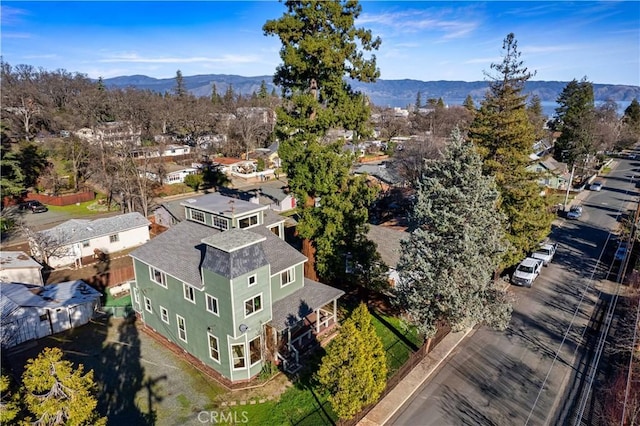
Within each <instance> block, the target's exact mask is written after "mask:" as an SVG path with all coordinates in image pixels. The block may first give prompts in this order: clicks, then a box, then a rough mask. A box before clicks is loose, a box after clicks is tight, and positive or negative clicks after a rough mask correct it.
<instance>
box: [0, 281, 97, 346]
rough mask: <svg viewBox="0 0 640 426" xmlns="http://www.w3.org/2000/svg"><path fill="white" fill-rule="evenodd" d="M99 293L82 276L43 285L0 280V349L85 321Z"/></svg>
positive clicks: (57, 331) (92, 312)
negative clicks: (78, 278)
mask: <svg viewBox="0 0 640 426" xmlns="http://www.w3.org/2000/svg"><path fill="white" fill-rule="evenodd" d="M100 296H101V294H100V292H98V291H97V290H95V289H93V288H91V287H90V286H89V285H88V284H87V283H85V282H84V281H82V280H78V281H67V282H63V283H60V284H50V285H46V286H35V285H31V284H22V283H6V282H0V344H1V346H2V349H8V348H11V347H13V346H16V345H19V344H20V343H22V342H26V341H29V340H35V339H39V338H42V337H45V336H49V335H51V334H55V333H60V332H62V331H65V330H68V329H70V328H74V327H78V326H81V325H84V324H86V323H88V322H89V320H90V319H91V318H92V317H93V315H94V313H95V312H96V310H97V309H98V308H99V307H100Z"/></svg>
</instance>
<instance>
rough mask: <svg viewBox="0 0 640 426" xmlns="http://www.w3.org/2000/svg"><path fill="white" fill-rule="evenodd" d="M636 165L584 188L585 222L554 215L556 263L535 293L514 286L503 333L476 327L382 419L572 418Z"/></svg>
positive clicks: (630, 203)
mask: <svg viewBox="0 0 640 426" xmlns="http://www.w3.org/2000/svg"><path fill="white" fill-rule="evenodd" d="M636 167H640V163H638V164H635V163H631V162H629V161H628V160H621V161H619V162H618V163H616V165H615V166H614V170H613V171H612V172H611V173H610V174H609V175H608V176H607V177H606V178H605V179H603V180H604V188H603V189H602V191H601V192H590V193H589V194H587V196H586V199H585V200H584V201H583V205H584V215H583V217H582V219H581V220H579V221H567V220H564V219H563V220H559V221H557V223H556V225H555V226H554V229H553V232H552V237H553V238H554V239H555V240H556V241H558V243H559V249H558V253H557V255H556V258H555V259H554V262H553V263H552V264H551V265H550V266H549V267H547V268H544V271H543V273H542V275H541V277H540V278H539V279H538V280H537V281H536V282H535V284H534V286H533V287H532V288H531V289H526V288H520V287H513V286H512V287H511V289H512V291H513V294H514V296H515V302H514V313H513V318H512V321H511V323H510V325H509V327H508V329H507V330H506V331H504V332H498V331H493V330H490V329H487V328H485V327H481V328H478V329H477V330H476V331H475V332H474V334H473V335H472V336H471V337H470V338H467V339H466V340H465V341H463V342H462V344H461V345H460V346H458V348H457V349H456V350H455V351H454V352H453V354H452V355H451V356H450V358H449V360H448V362H446V363H445V364H443V366H442V367H441V369H440V370H439V371H438V373H437V374H436V375H435V376H434V377H433V379H431V380H429V381H428V382H426V383H425V384H424V385H423V386H422V387H421V388H420V390H419V391H418V392H416V393H415V394H414V395H413V398H412V399H411V400H409V401H408V402H407V404H405V405H404V406H403V407H402V408H401V409H400V410H399V411H398V413H396V415H395V416H394V417H393V418H392V419H391V420H390V421H389V422H388V424H393V425H424V426H428V425H434V426H435V425H437V426H441V425H460V424H469V425H479V424H482V425H514V424H518V425H527V424H529V425H547V424H571V423H570V422H569V423H565V422H567V421H568V419H571V418H572V417H573V416H574V413H575V410H576V401H572V400H570V399H568V398H572V397H576V395H578V394H579V390H582V389H584V385H585V371H586V370H587V369H588V367H589V365H590V364H591V359H592V356H593V352H592V351H590V350H588V348H590V347H592V346H593V345H592V341H593V339H594V332H593V329H594V328H595V326H596V325H597V324H596V323H595V322H593V320H592V314H593V313H594V312H598V311H599V309H600V306H601V305H602V303H603V301H606V300H608V299H609V295H610V294H611V292H612V291H615V288H616V287H615V284H614V283H612V282H610V281H607V280H606V279H604V278H605V277H606V276H607V270H608V263H607V262H610V261H611V258H612V256H611V248H612V244H611V243H608V241H609V240H610V230H611V229H616V227H617V225H618V223H617V218H618V214H619V212H620V211H623V212H624V211H625V210H626V209H628V208H634V207H635V205H634V202H635V198H636V195H637V194H636V193H635V191H636V190H635V188H634V187H633V184H632V183H631V182H630V180H629V175H631V174H633V171H634V169H635V168H636ZM639 174H640V173H639ZM599 260H600V261H599ZM602 261H604V263H603V262H602ZM614 275H615V274H614ZM585 348H587V349H585ZM576 398H577V397H576Z"/></svg>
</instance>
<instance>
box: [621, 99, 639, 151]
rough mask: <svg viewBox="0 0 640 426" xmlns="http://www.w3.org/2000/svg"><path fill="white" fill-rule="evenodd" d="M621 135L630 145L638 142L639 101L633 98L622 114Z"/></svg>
mask: <svg viewBox="0 0 640 426" xmlns="http://www.w3.org/2000/svg"><path fill="white" fill-rule="evenodd" d="M622 124H623V135H624V136H623V137H624V138H625V139H627V140H628V141H629V142H630V145H632V144H635V143H638V142H640V103H638V99H636V98H633V100H632V101H631V103H630V104H629V106H628V107H626V108H625V110H624V115H623V116H622Z"/></svg>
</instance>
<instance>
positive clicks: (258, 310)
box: [244, 293, 264, 318]
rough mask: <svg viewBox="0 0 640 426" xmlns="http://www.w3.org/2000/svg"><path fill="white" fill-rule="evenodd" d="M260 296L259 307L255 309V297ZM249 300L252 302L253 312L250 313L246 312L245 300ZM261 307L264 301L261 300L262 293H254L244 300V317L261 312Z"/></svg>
mask: <svg viewBox="0 0 640 426" xmlns="http://www.w3.org/2000/svg"><path fill="white" fill-rule="evenodd" d="M258 297H259V298H260V309H256V308H255V300H256V299H257V298H258ZM249 301H251V302H252V303H253V312H251V313H250V314H247V302H249ZM262 309H264V303H263V302H262V293H260V294H256V295H255V296H253V297H250V298H248V299H247V300H245V301H244V317H245V318H249V317H250V316H251V315H255V314H257V313H258V312H262Z"/></svg>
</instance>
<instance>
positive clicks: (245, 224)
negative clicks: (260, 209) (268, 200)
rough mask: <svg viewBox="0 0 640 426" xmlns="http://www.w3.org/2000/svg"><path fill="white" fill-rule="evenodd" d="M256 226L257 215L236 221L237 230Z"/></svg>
mask: <svg viewBox="0 0 640 426" xmlns="http://www.w3.org/2000/svg"><path fill="white" fill-rule="evenodd" d="M257 224H258V215H257V214H256V215H253V216H249V217H245V218H243V219H240V220H239V221H238V228H240V229H243V228H249V227H251V226H255V225H257Z"/></svg>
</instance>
